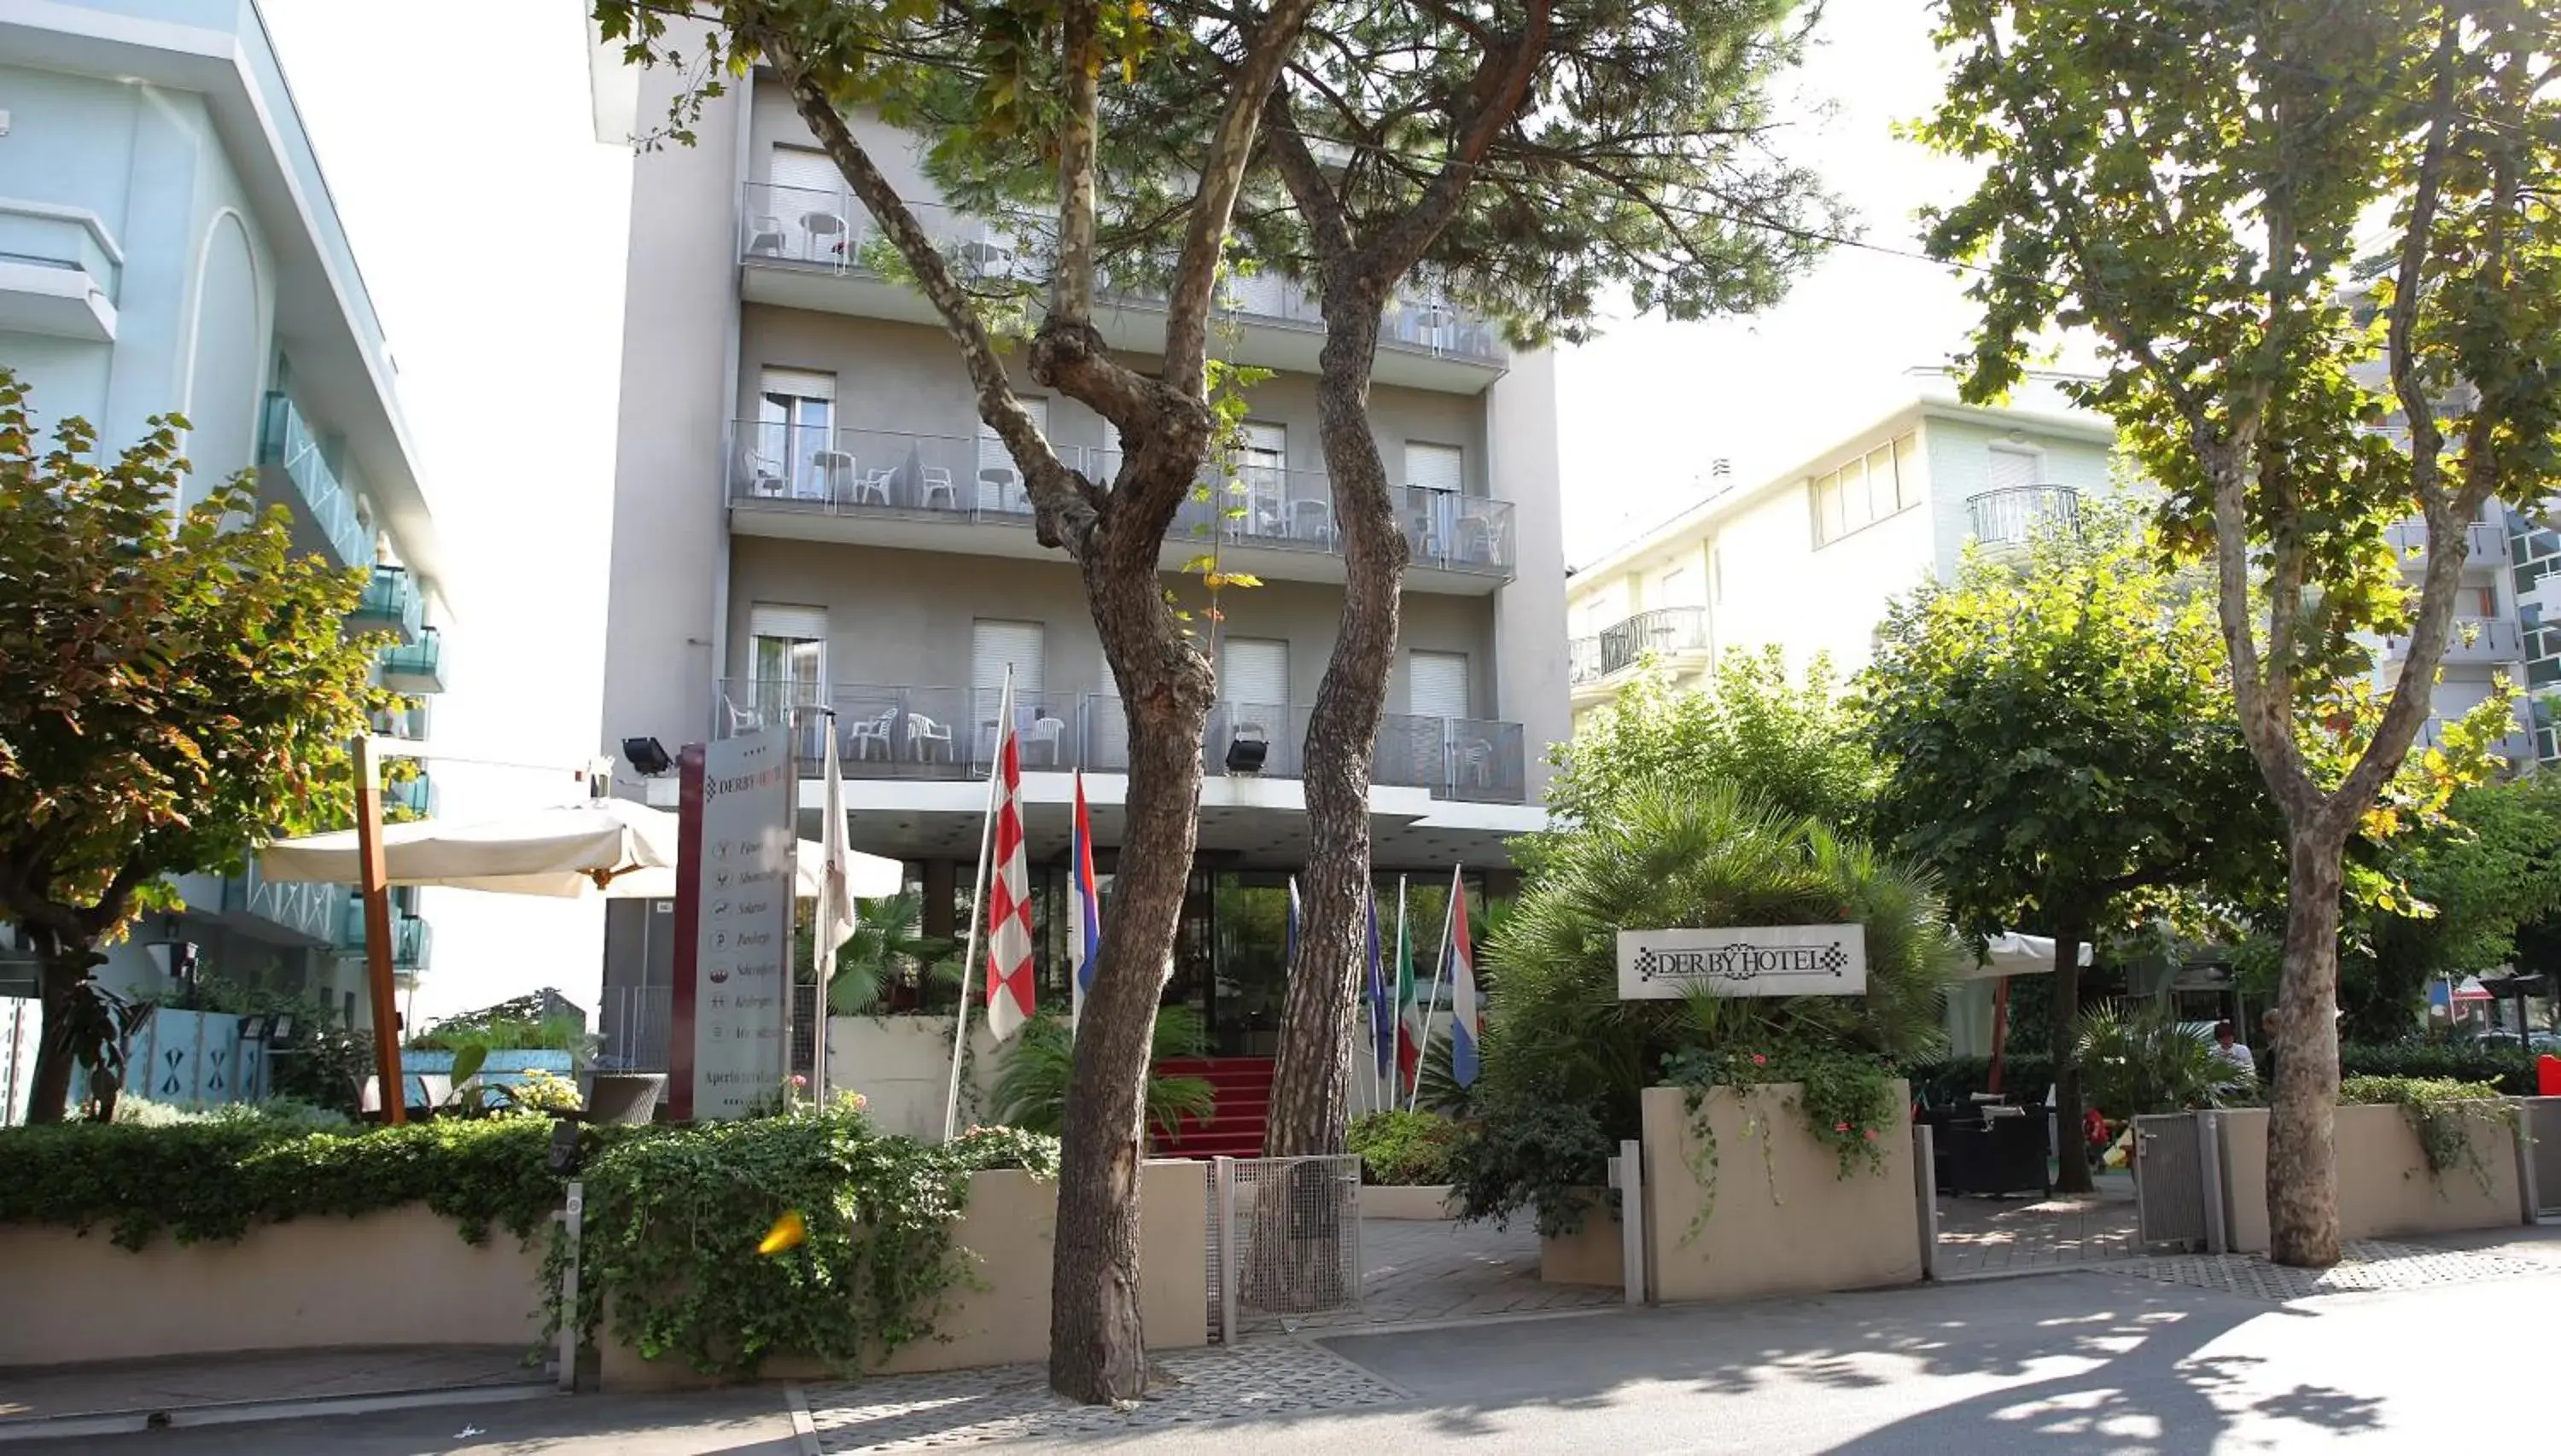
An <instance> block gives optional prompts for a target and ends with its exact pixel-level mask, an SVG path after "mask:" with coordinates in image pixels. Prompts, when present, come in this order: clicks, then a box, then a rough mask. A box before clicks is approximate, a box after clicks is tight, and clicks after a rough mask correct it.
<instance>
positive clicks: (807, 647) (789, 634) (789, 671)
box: [727, 601, 827, 753]
mask: <svg viewBox="0 0 2561 1456" xmlns="http://www.w3.org/2000/svg"><path fill="white" fill-rule="evenodd" d="M747 620H748V628H747V630H748V661H749V663H750V664H751V666H752V667H753V669H754V671H755V674H756V676H755V678H754V680H753V682H752V683H751V685H750V689H749V691H748V692H747V693H745V694H738V693H733V694H731V695H730V703H729V716H730V721H729V724H728V726H727V727H728V729H729V731H731V732H752V731H754V730H756V729H758V728H780V727H782V726H783V725H785V724H787V723H788V722H790V719H791V710H792V709H794V708H800V707H807V706H811V705H815V704H822V703H825V702H826V701H827V688H826V682H827V611H826V608H824V607H815V606H777V605H773V604H770V603H768V602H761V601H760V602H758V603H756V604H755V605H753V606H751V607H750V608H748V618H747ZM813 719H814V716H813ZM817 742H818V740H817V739H816V738H815V737H814V736H813V737H811V738H810V739H809V741H808V742H807V743H804V744H803V745H802V746H801V749H800V751H801V752H803V753H808V752H810V751H811V750H812V748H813V747H814V745H816V744H817Z"/></svg>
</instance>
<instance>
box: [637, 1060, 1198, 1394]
mask: <svg viewBox="0 0 2561 1456" xmlns="http://www.w3.org/2000/svg"><path fill="white" fill-rule="evenodd" d="M943 1030H944V1032H945V1033H946V1034H947V1033H948V1032H949V1031H950V1028H949V1026H948V1024H945V1026H944V1028H943ZM946 1065H947V1063H946ZM938 1115H939V1113H938ZM1207 1180H1208V1168H1207V1165H1206V1164H1202V1163H1194V1162H1188V1161H1184V1160H1180V1159H1166V1160H1150V1161H1149V1162H1148V1164H1147V1171H1146V1174H1145V1176H1144V1182H1143V1184H1142V1185H1141V1186H1142V1189H1143V1196H1144V1200H1145V1202H1144V1205H1143V1207H1142V1208H1141V1210H1140V1213H1139V1232H1138V1237H1139V1246H1140V1262H1139V1294H1138V1302H1139V1313H1140V1317H1141V1318H1142V1319H1143V1320H1144V1321H1145V1322H1146V1328H1147V1343H1148V1345H1149V1346H1150V1347H1151V1348H1154V1349H1159V1350H1180V1349H1187V1348H1190V1347H1194V1346H1200V1345H1206V1344H1208V1343H1209V1320H1208V1313H1207V1311H1208V1308H1209V1276H1208V1272H1207V1269H1208V1261H1209V1235H1208V1224H1207V1220H1206V1219H1205V1218H1204V1217H1203V1216H1202V1213H1203V1210H1204V1209H1205V1208H1206V1206H1207V1200H1208V1197H1209V1187H1208V1181H1207ZM1057 1234H1058V1187H1057V1185H1055V1184H1050V1183H1043V1182H1041V1181H1040V1180H1038V1179H1036V1178H1033V1177H1032V1176H1031V1175H1029V1174H1027V1173H1021V1172H1015V1171H1010V1170H1008V1171H1001V1172H994V1173H976V1174H972V1175H970V1178H969V1207H968V1210H967V1211H966V1212H965V1213H962V1214H961V1217H960V1225H959V1228H958V1229H957V1230H956V1232H955V1235H954V1236H955V1241H956V1242H957V1243H958V1245H959V1247H960V1248H962V1249H964V1250H966V1251H967V1252H968V1254H969V1256H970V1257H971V1258H972V1259H973V1260H974V1263H973V1267H972V1279H973V1283H974V1284H975V1285H976V1286H977V1287H968V1286H963V1287H961V1288H958V1289H955V1290H953V1291H952V1292H951V1296H950V1303H949V1304H948V1306H946V1308H945V1309H944V1310H943V1313H942V1315H941V1317H940V1318H939V1319H938V1320H937V1321H936V1322H935V1334H934V1336H933V1337H932V1338H929V1339H926V1340H921V1341H918V1342H917V1343H915V1344H913V1345H910V1346H908V1347H907V1348H905V1349H903V1350H901V1351H899V1352H898V1354H896V1355H895V1356H893V1357H891V1358H890V1360H889V1362H888V1364H887V1365H885V1366H884V1367H882V1369H883V1371H884V1372H886V1373H893V1374H906V1373H913V1372H917V1371H947V1370H961V1369H965V1368H967V1367H970V1366H981V1365H1009V1364H1014V1363H1017V1362H1022V1361H1044V1360H1047V1359H1048V1358H1049V1302H1050V1262H1051V1258H1052V1253H1053V1247H1054V1245H1055V1243H1056V1240H1057ZM604 1334H605V1335H606V1336H607V1337H608V1338H604V1339H603V1340H602V1342H601V1343H602V1347H603V1348H602V1350H601V1351H600V1355H601V1360H602V1369H601V1379H602V1382H603V1386H604V1388H605V1389H607V1390H651V1389H672V1388H678V1387H684V1386H694V1385H701V1384H705V1383H708V1382H707V1381H706V1380H704V1379H703V1377H702V1376H700V1375H696V1374H695V1373H694V1371H693V1369H692V1367H690V1366H688V1365H686V1364H685V1363H684V1362H683V1361H682V1360H664V1361H646V1360H642V1359H641V1358H640V1356H639V1354H638V1352H636V1351H634V1350H632V1349H630V1348H629V1347H628V1346H625V1345H623V1344H622V1343H621V1342H620V1341H619V1340H615V1339H611V1338H609V1335H610V1331H609V1329H608V1330H607V1331H606V1332H604ZM765 1374H766V1375H768V1376H770V1377H773V1378H777V1379H808V1378H818V1377H823V1376H826V1375H829V1374H830V1372H828V1371H827V1369H826V1368H825V1367H824V1366H821V1365H820V1364H818V1363H817V1362H816V1361H814V1360H810V1359H808V1358H806V1357H801V1356H787V1355H786V1356H779V1357H776V1358H774V1359H770V1360H768V1361H767V1362H766V1364H765Z"/></svg>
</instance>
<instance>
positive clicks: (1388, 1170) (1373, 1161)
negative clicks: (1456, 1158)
mask: <svg viewBox="0 0 2561 1456" xmlns="http://www.w3.org/2000/svg"><path fill="white" fill-rule="evenodd" d="M1460 1136H1461V1134H1460V1132H1459V1129H1458V1124H1456V1123H1454V1122H1451V1120H1450V1119H1448V1118H1446V1117H1443V1116H1441V1115H1440V1114H1439V1113H1437V1112H1421V1111H1416V1112H1372V1113H1369V1114H1367V1115H1365V1116H1361V1117H1356V1118H1353V1119H1352V1125H1351V1131H1350V1132H1349V1133H1348V1134H1346V1135H1345V1137H1344V1139H1343V1146H1344V1147H1345V1149H1346V1150H1348V1151H1349V1152H1351V1153H1353V1154H1354V1155H1356V1156H1357V1157H1359V1159H1360V1160H1361V1176H1362V1178H1363V1179H1364V1180H1365V1181H1367V1182H1369V1183H1374V1184H1381V1185H1385V1186H1387V1187H1391V1188H1431V1187H1435V1186H1437V1185H1440V1184H1444V1183H1448V1182H1449V1181H1450V1154H1451V1150H1452V1149H1454V1148H1455V1147H1456V1146H1457V1145H1458V1142H1459V1139H1460Z"/></svg>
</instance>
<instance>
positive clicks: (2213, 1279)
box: [2091, 1239, 2554, 1304]
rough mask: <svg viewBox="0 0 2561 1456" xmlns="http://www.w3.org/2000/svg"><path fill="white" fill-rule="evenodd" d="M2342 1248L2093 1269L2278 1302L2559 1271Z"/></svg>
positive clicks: (2415, 1251) (2477, 1255) (2371, 1246)
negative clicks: (2324, 1259) (2318, 1253)
mask: <svg viewBox="0 0 2561 1456" xmlns="http://www.w3.org/2000/svg"><path fill="white" fill-rule="evenodd" d="M2340 1253H2341V1257H2340V1259H2339V1261H2338V1262H2337V1263H2336V1264H2334V1265H2332V1266H2330V1267H2329V1268H2326V1269H2296V1268H2290V1267H2288V1266H2286V1265H2283V1264H2275V1263H2271V1262H2269V1261H2268V1260H2267V1259H2266V1258H2264V1257H2262V1256H2260V1255H2257V1254H2175V1255H2169V1256H2164V1257H2160V1258H2148V1259H2132V1260H2128V1261H2126V1262H2124V1263H2118V1264H2110V1265H2106V1266H2105V1267H2104V1268H2103V1269H2097V1270H2092V1271H2091V1272H2104V1273H2108V1274H2116V1275H2127V1276H2131V1277H2134V1278H2137V1279H2150V1280H2155V1281H2157V1282H2159V1283H2163V1284H2180V1285H2185V1286H2187V1287H2189V1288H2192V1289H2216V1290H2221V1291H2223V1292H2224V1293H2226V1294H2238V1295H2243V1296H2246V1297H2248V1298H2252V1299H2264V1300H2268V1301H2270V1302H2271V1303H2276V1304H2285V1303H2288V1302H2291V1301H2293V1300H2298V1299H2312V1298H2316V1297H2318V1296H2320V1295H2324V1294H2357V1293H2368V1292H2372V1291H2376V1290H2385V1289H2426V1288H2431V1287H2435V1286H2438V1285H2445V1284H2476V1283H2480V1282H2483V1281H2486V1280H2497V1279H2516V1278H2523V1277H2528V1276H2533V1275H2544V1276H2549V1275H2551V1274H2552V1273H2553V1272H2554V1269H2553V1266H2552V1265H2551V1264H2549V1263H2545V1262H2542V1261H2540V1260H2532V1259H2520V1258H2513V1257H2510V1256H2508V1255H2505V1254H2497V1253H2482V1252H2476V1251H2475V1250H2471V1249H2449V1248H2428V1247H2424V1246H2422V1245H2418V1244H2408V1243H2389V1242H2385V1241H2382V1240H2377V1239H2358V1240H2351V1241H2349V1242H2348V1243H2347V1244H2346V1245H2345V1246H2344V1247H2343V1248H2342V1249H2341V1250H2340Z"/></svg>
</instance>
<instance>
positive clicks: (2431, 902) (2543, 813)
mask: <svg viewBox="0 0 2561 1456" xmlns="http://www.w3.org/2000/svg"><path fill="white" fill-rule="evenodd" d="M2394 868H2395V871H2396V872H2397V873H2398V874H2399V875H2400V876H2401V877H2402V878H2403V879H2405V880H2406V881H2407V883H2408V885H2409V888H2410V896H2411V902H2410V903H2409V904H2408V905H2406V906H2403V907H2401V908H2402V910H2403V911H2405V912H2394V911H2392V910H2383V911H2377V912H2375V913H2373V914H2371V915H2369V916H2367V917H2365V918H2364V919H2363V920H2362V921H2361V922H2360V923H2359V924H2352V926H2351V936H2350V940H2349V943H2348V944H2347V946H2345V947H2344V948H2343V950H2342V955H2341V962H2342V963H2341V966H2340V980H2341V986H2340V992H2341V1000H2342V1002H2343V1003H2344V1004H2345V1006H2346V1009H2347V1013H2348V1021H2347V1024H2346V1026H2345V1028H2344V1031H2345V1033H2346V1034H2347V1035H2349V1036H2359V1035H2363V1036H2367V1037H2377V1036H2383V1037H2389V1036H2398V1035H2401V1034H2403V1033H2405V1032H2407V1031H2408V1030H2409V1029H2410V1028H2411V1027H2412V1026H2413V1025H2415V1024H2416V1022H2417V1020H2418V1018H2419V1016H2420V1014H2421V1011H2422V1009H2423V1007H2424V1005H2425V1002H2426V997H2427V986H2428V983H2429V982H2430V981H2432V980H2434V979H2436V978H2437V977H2439V976H2447V975H2453V976H2462V975H2468V974H2476V973H2481V972H2486V971H2489V970H2492V969H2494V968H2496V967H2498V966H2501V965H2505V964H2507V963H2509V962H2510V961H2513V960H2514V959H2515V958H2516V956H2517V954H2518V932H2519V931H2520V930H2525V929H2528V928H2530V927H2533V926H2535V925H2538V924H2540V923H2542V922H2544V921H2546V920H2549V919H2552V918H2554V917H2555V916H2561V774H2555V773H2530V774H2526V775H2524V776H2522V777H2520V778H2517V779H2514V780H2511V781H2508V782H2504V783H2491V784H2480V785H2476V786H2474V787H2469V788H2464V789H2460V790H2458V791H2456V793H2455V795H2454V796H2453V798H2452V799H2450V800H2449V801H2448V802H2447V805H2446V818H2445V821H2444V822H2443V823H2441V824H2438V825H2434V826H2431V827H2430V828H2428V829H2426V830H2424V831H2422V832H2421V833H2419V834H2416V835H2413V836H2411V838H2410V839H2409V841H2408V842H2407V844H2406V846H2405V847H2404V848H2403V849H2402V851H2401V852H2400V854H2399V855H2398V856H2397V858H2396V863H2395V866H2394ZM2358 928H2361V929H2362V931H2363V933H2362V934H2361V935H2359V934H2356V933H2355V931H2356V929H2358Z"/></svg>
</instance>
